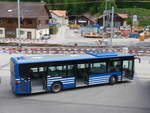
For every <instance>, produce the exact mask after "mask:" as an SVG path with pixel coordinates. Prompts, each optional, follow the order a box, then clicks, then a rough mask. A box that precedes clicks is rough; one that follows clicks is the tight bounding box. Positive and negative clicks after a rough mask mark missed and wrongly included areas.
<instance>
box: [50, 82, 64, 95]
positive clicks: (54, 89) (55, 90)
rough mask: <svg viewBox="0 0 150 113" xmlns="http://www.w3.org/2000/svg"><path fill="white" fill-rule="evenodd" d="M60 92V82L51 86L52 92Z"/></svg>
mask: <svg viewBox="0 0 150 113" xmlns="http://www.w3.org/2000/svg"><path fill="white" fill-rule="evenodd" d="M61 90H62V84H61V83H60V82H54V83H53V85H52V92H53V93H58V92H60V91H61Z"/></svg>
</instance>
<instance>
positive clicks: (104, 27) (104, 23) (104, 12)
mask: <svg viewBox="0 0 150 113" xmlns="http://www.w3.org/2000/svg"><path fill="white" fill-rule="evenodd" d="M107 1H108V0H105V9H104V11H103V41H104V35H105V29H106V21H105V19H106V18H105V15H106V11H107Z"/></svg>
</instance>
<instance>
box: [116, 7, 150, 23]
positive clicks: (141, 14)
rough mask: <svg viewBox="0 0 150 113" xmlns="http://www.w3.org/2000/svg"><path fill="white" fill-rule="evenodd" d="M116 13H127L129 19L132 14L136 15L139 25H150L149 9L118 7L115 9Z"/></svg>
mask: <svg viewBox="0 0 150 113" xmlns="http://www.w3.org/2000/svg"><path fill="white" fill-rule="evenodd" d="M116 12H118V13H122V12H124V13H127V14H129V16H130V17H129V19H131V18H132V15H138V21H139V26H146V25H150V9H144V8H118V9H117V10H116Z"/></svg>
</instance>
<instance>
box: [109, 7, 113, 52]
mask: <svg viewBox="0 0 150 113" xmlns="http://www.w3.org/2000/svg"><path fill="white" fill-rule="evenodd" d="M113 37H114V7H112V14H111V37H110V48H111V49H112V38H113Z"/></svg>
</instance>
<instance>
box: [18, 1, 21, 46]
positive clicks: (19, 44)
mask: <svg viewBox="0 0 150 113" xmlns="http://www.w3.org/2000/svg"><path fill="white" fill-rule="evenodd" d="M17 3H18V37H17V38H18V39H19V43H18V46H19V47H21V39H20V0H17Z"/></svg>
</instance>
